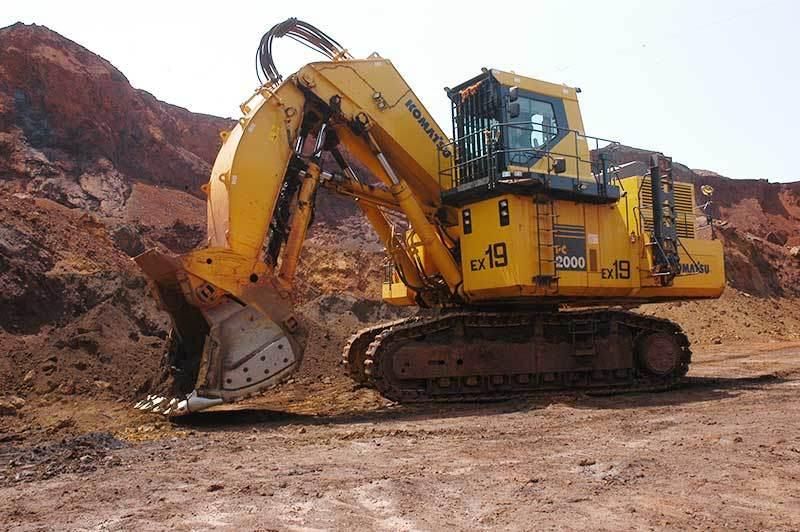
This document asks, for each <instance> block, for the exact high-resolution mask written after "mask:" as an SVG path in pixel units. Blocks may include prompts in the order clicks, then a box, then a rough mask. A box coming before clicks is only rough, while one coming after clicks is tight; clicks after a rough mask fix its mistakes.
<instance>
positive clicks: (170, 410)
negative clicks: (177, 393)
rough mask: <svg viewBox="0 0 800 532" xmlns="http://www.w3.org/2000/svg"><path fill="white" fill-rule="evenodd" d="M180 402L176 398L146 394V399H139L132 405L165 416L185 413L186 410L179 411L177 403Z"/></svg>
mask: <svg viewBox="0 0 800 532" xmlns="http://www.w3.org/2000/svg"><path fill="white" fill-rule="evenodd" d="M181 402H182V401H180V400H179V399H177V398H172V399H167V398H166V397H161V396H158V395H148V396H147V398H146V399H143V400H142V401H139V402H138V403H136V404H135V405H133V407H134V408H136V409H137V410H142V411H145V412H153V413H155V414H163V415H165V416H176V415H181V414H185V413H186V411H183V412H181V411H180V410H181V409H180V408H179V405H180V403H181Z"/></svg>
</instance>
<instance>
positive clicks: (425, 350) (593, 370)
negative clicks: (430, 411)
mask: <svg viewBox="0 0 800 532" xmlns="http://www.w3.org/2000/svg"><path fill="white" fill-rule="evenodd" d="M280 37H289V38H291V39H294V40H297V41H300V42H301V43H303V44H305V45H307V46H309V47H311V48H312V49H315V50H317V51H319V52H320V53H322V54H323V55H325V56H326V58H327V60H326V61H321V62H316V63H310V64H307V65H305V66H303V67H302V68H300V70H298V71H297V72H296V73H294V74H292V75H291V76H288V77H286V78H284V77H283V76H281V74H280V73H279V71H278V69H277V68H276V66H275V62H274V59H273V54H272V44H273V41H274V40H275V39H276V38H280ZM257 63H258V66H259V70H260V75H259V80H260V81H261V86H260V88H258V89H257V90H256V91H255V92H254V93H253V94H252V95H251V96H250V98H248V99H247V101H245V102H244V103H243V104H242V105H241V112H242V117H241V118H240V119H239V121H238V123H237V124H236V125H235V126H234V127H233V129H232V130H230V131H225V132H223V133H221V137H222V141H223V142H222V147H221V149H220V151H219V154H218V156H217V159H216V162H215V163H214V166H213V169H212V172H211V178H210V180H209V182H208V183H207V184H206V185H204V186H203V187H202V188H203V191H204V192H205V194H206V195H207V206H208V240H207V242H206V244H205V245H204V246H203V247H201V248H199V249H195V250H194V251H192V252H190V253H187V254H184V255H181V256H172V255H169V254H165V253H162V252H160V251H157V250H150V251H148V252H146V253H144V254H143V255H141V256H139V257H137V258H136V261H137V263H138V264H139V265H140V267H141V268H142V269H143V270H144V271H145V272H146V274H147V275H148V277H149V278H150V279H151V281H152V285H153V287H154V293H155V294H156V296H157V297H158V299H159V301H160V303H161V305H162V306H163V308H165V309H166V310H167V311H168V312H169V313H170V315H171V316H172V320H173V325H174V327H173V330H172V333H171V335H170V344H169V345H170V347H169V352H168V353H167V354H166V355H165V359H166V360H167V365H168V366H169V374H170V378H171V384H170V390H169V391H167V392H163V393H160V394H154V395H150V396H148V397H147V398H146V399H144V400H142V401H141V402H140V403H138V404H137V407H138V408H141V409H144V410H150V411H155V412H160V413H163V414H167V415H180V414H185V413H187V412H196V411H200V410H203V409H205V408H208V407H212V406H215V405H219V404H223V403H228V402H233V401H236V400H239V399H241V398H243V397H246V396H249V395H252V394H254V393H257V392H261V391H263V390H265V389H268V388H270V387H272V386H275V385H277V384H279V383H280V382H282V381H284V380H286V379H287V378H288V377H289V376H290V375H291V374H292V373H293V372H295V371H296V370H297V368H298V366H299V364H300V362H301V359H302V357H303V350H304V343H305V340H304V339H303V338H304V336H305V335H304V332H303V330H302V329H303V327H302V325H301V323H300V320H298V319H297V318H296V317H295V316H294V315H293V313H292V305H291V297H290V296H291V292H292V283H293V279H294V277H295V273H296V270H297V265H298V257H299V255H300V251H301V248H302V245H303V241H304V240H305V237H306V232H307V230H308V227H309V225H310V223H311V221H312V215H313V211H314V207H315V200H316V197H317V191H318V190H319V188H320V187H323V188H325V189H328V190H329V191H331V192H332V193H335V194H339V195H343V196H347V197H350V198H352V200H353V201H354V202H355V203H356V205H357V206H358V207H359V208H360V210H361V211H362V212H363V214H364V216H365V217H366V219H367V220H368V221H369V223H370V224H371V225H372V227H373V228H374V230H375V232H376V233H377V234H378V236H379V237H380V239H381V241H382V242H383V245H384V246H385V248H386V253H387V256H388V258H389V259H390V263H391V268H390V269H387V273H386V278H385V280H384V283H383V289H382V290H383V294H382V296H383V299H384V301H386V302H387V303H389V304H391V305H404V306H416V307H420V308H428V309H432V310H431V311H430V312H427V313H421V314H420V315H418V316H415V317H411V318H407V319H401V320H397V321H393V322H391V323H384V324H381V325H377V326H374V327H369V328H367V329H364V330H362V331H359V332H357V333H356V334H355V335H354V336H353V337H352V338H351V339H350V340H349V341H348V342H347V345H346V346H345V350H344V355H343V356H344V360H345V363H346V365H347V368H348V371H349V374H350V375H351V376H352V377H353V378H354V379H356V380H357V381H359V382H361V383H363V384H364V385H368V386H372V387H374V388H376V389H377V390H378V391H379V392H380V393H381V394H383V395H384V396H385V397H387V398H389V399H391V400H395V401H401V402H408V401H453V400H484V399H497V398H504V397H510V396H517V395H520V394H526V393H530V392H534V391H539V390H547V389H563V388H590V389H600V390H622V391H627V390H657V389H664V388H668V387H670V386H673V385H674V384H675V383H677V382H678V381H679V380H680V378H681V377H682V376H683V375H685V374H686V372H687V370H688V366H689V363H690V356H691V352H690V349H689V342H688V339H687V337H686V335H685V334H684V333H683V332H682V331H681V329H680V327H679V326H678V325H677V324H675V323H672V322H670V321H667V320H664V319H659V318H655V317H649V316H643V315H640V314H637V313H634V312H630V311H627V310H624V309H625V308H631V307H635V306H636V305H639V304H642V303H650V302H657V301H676V300H687V299H703V298H716V297H719V296H720V294H721V293H722V291H723V289H724V285H725V273H724V263H723V253H722V245H721V243H720V242H719V241H718V240H713V239H712V240H708V239H698V238H696V235H695V232H696V229H697V228H696V223H695V220H696V217H695V199H694V188H693V186H692V185H691V184H689V183H679V182H675V181H674V179H673V172H672V164H671V160H670V159H669V158H667V157H664V156H663V155H660V154H656V155H654V156H653V157H652V160H651V161H650V165H649V168H648V170H647V171H644V172H641V173H643V174H645V175H639V176H629V177H625V178H621V177H620V176H619V172H618V168H617V167H616V166H615V165H614V161H613V160H612V159H613V157H612V155H613V151H614V150H613V146H614V144H613V143H610V141H606V140H604V139H600V138H597V137H591V136H589V135H587V134H586V133H585V131H584V126H583V122H582V120H581V113H580V109H579V106H578V99H577V95H578V93H579V92H580V90H579V89H577V88H573V87H568V86H566V85H558V84H553V83H547V82H544V81H539V80H535V79H531V78H527V77H524V76H521V75H518V74H515V73H509V72H502V71H500V70H494V69H482V71H481V73H480V74H479V75H477V76H476V77H474V78H472V79H469V80H467V81H465V82H464V83H461V84H460V85H458V86H456V87H453V88H447V89H445V90H446V93H447V96H448V98H449V99H450V101H451V102H452V122H453V135H452V137H450V136H448V135H447V134H445V133H444V131H443V130H442V129H441V128H440V127H439V125H438V124H437V123H436V122H435V121H434V120H433V118H432V117H431V115H430V113H429V112H428V110H427V109H426V108H425V106H424V105H423V103H422V102H421V101H420V100H419V99H418V98H417V96H416V95H415V94H414V92H413V91H412V90H411V88H410V87H409V85H408V84H407V83H406V81H405V80H404V79H403V77H402V76H401V75H400V73H399V72H398V71H397V70H396V69H395V67H394V65H393V64H392V62H391V61H389V60H388V59H384V58H383V57H380V56H379V55H377V54H372V55H370V56H369V57H367V58H365V59H355V58H353V57H352V56H351V55H350V53H348V51H347V50H346V49H344V48H343V47H342V46H341V45H339V44H338V43H337V42H336V41H335V40H333V39H332V38H330V37H329V36H327V35H325V34H324V33H323V32H321V31H320V30H319V29H317V28H315V27H314V26H312V25H310V24H308V23H305V22H302V21H299V20H297V19H294V18H292V19H288V20H286V21H284V22H282V23H280V24H277V25H275V26H274V27H273V28H271V29H270V30H269V31H268V32H267V33H266V34H265V35H264V36H263V38H262V40H261V43H260V45H259V48H258V55H257ZM261 74H263V76H265V78H264V79H262V78H261ZM590 148H603V149H593V150H590ZM356 168H358V170H356ZM359 174H362V175H359Z"/></svg>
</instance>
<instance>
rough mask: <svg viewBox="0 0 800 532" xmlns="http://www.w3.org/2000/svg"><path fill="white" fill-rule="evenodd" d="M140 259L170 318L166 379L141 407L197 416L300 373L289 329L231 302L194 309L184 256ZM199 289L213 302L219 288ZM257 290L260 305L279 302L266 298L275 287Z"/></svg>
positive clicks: (298, 355)
mask: <svg viewBox="0 0 800 532" xmlns="http://www.w3.org/2000/svg"><path fill="white" fill-rule="evenodd" d="M135 260H136V262H137V264H138V265H139V266H140V267H141V268H142V270H144V272H145V273H146V274H147V276H148V277H149V278H150V280H151V287H152V288H153V291H154V293H155V295H156V296H157V299H158V300H159V302H160V303H161V306H162V307H163V308H164V309H165V310H166V311H167V312H169V314H170V316H171V318H172V330H171V332H170V336H169V349H168V351H167V353H166V354H165V357H164V360H163V367H162V371H161V376H160V378H159V381H158V382H156V383H155V384H154V386H153V387H152V388H153V392H154V393H152V394H151V395H149V396H147V398H145V399H144V400H142V401H140V402H139V403H137V404H136V408H139V409H141V410H148V411H153V412H157V413H162V414H165V415H171V416H176V415H183V414H187V413H189V412H198V411H200V410H204V409H206V408H210V407H212V406H216V405H220V404H223V403H229V402H234V401H236V400H238V399H241V398H243V397H246V396H249V395H252V394H255V393H258V392H260V391H263V390H265V389H267V388H270V387H272V386H275V385H277V384H279V383H280V382H282V381H283V380H285V379H287V378H288V377H289V376H290V375H291V374H292V373H294V372H295V371H296V369H297V367H298V366H299V364H300V359H301V356H302V349H301V348H300V347H299V346H298V344H297V342H296V341H295V339H294V338H293V337H292V335H291V331H288V330H287V326H286V324H285V323H280V322H278V321H277V320H276V319H273V317H272V316H270V315H268V314H267V313H266V312H264V311H262V310H259V309H258V308H256V307H257V306H256V305H248V304H246V303H244V302H243V301H241V300H239V299H237V298H233V297H231V296H228V295H223V296H221V297H218V298H216V299H215V298H213V297H211V298H207V300H211V301H212V303H211V304H209V305H205V304H203V305H202V306H201V305H197V303H196V301H194V302H193V300H194V298H192V297H187V293H186V291H187V290H189V287H190V286H191V285H192V283H190V280H189V276H190V275H191V274H190V273H188V272H187V271H186V270H185V269H184V268H183V267H182V261H181V259H180V257H174V256H170V255H166V254H164V253H162V252H160V251H158V250H150V251H147V252H145V253H144V254H142V255H140V256H138V257H136V259H135ZM202 290H203V291H204V292H205V293H206V296H208V295H209V293H213V292H214V291H215V288H214V287H213V286H212V285H209V284H207V283H206V284H204V285H203V287H202ZM258 290H260V291H261V292H262V293H261V294H254V297H255V298H256V299H260V300H262V301H270V300H274V299H275V298H274V297H273V296H274V294H269V293H267V292H269V291H270V290H272V288H271V286H269V285H265V286H262V287H260V288H259V289H258ZM220 292H221V291H220ZM258 307H261V308H263V306H262V305H258Z"/></svg>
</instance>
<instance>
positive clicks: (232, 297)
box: [136, 19, 463, 415]
mask: <svg viewBox="0 0 800 532" xmlns="http://www.w3.org/2000/svg"><path fill="white" fill-rule="evenodd" d="M284 35H288V36H289V37H292V38H295V39H300V40H304V41H305V42H306V43H307V44H310V45H312V46H313V47H316V48H317V49H319V50H320V51H322V52H323V53H325V54H326V55H328V57H329V59H330V60H329V61H325V62H317V63H312V64H308V65H306V66H304V67H303V68H301V69H300V70H299V71H298V72H296V73H295V74H293V75H291V76H288V77H287V78H286V79H282V78H281V76H280V74H279V73H278V72H277V69H276V68H275V67H274V62H273V61H272V55H271V43H272V40H273V39H274V38H276V37H280V36H284ZM259 51H260V59H261V64H262V70H263V72H264V74H265V75H266V76H267V80H266V82H265V83H264V84H263V85H262V86H261V87H260V88H259V89H258V90H257V91H255V92H254V94H253V95H252V96H251V97H250V98H248V100H247V101H245V102H244V103H243V104H242V105H241V106H240V108H241V111H242V113H243V116H242V117H241V118H240V119H239V121H238V123H237V124H236V125H235V126H234V127H233V129H232V130H231V131H228V132H223V133H221V137H222V147H221V149H220V151H219V154H218V156H217V159H216V161H215V163H214V166H213V169H212V172H211V178H210V180H209V182H208V184H206V185H204V187H203V191H204V192H205V193H206V195H207V208H208V240H207V242H206V244H205V246H203V247H201V248H199V249H196V250H194V251H192V252H190V253H187V254H185V255H181V256H179V257H174V256H171V255H167V254H165V253H162V252H161V251H158V250H150V251H148V252H146V253H144V254H143V255H141V256H139V257H137V258H136V261H137V263H138V264H139V265H140V267H141V268H142V269H143V270H144V271H145V272H146V273H147V275H148V276H149V277H150V279H151V280H152V281H153V285H154V289H155V290H154V291H155V293H156V294H157V296H158V299H159V300H160V302H161V304H162V306H163V307H164V308H165V309H166V310H167V311H168V312H169V313H170V315H171V316H172V319H173V325H174V327H173V331H172V333H171V338H170V340H171V341H170V349H169V353H168V354H167V358H168V366H169V367H170V374H171V378H170V379H169V381H170V382H169V383H168V384H166V385H165V386H166V387H167V388H168V389H165V390H161V393H159V394H155V395H152V396H150V397H148V398H147V399H146V400H144V401H142V402H141V403H139V405H138V406H139V407H140V408H142V409H146V410H154V411H157V412H162V413H166V414H173V415H175V414H182V413H186V412H190V411H198V410H202V409H204V408H207V407H210V406H214V405H217V404H221V403H224V402H230V401H234V400H237V399H240V398H242V397H245V396H248V395H251V394H253V393H257V392H260V391H262V390H264V389H266V388H268V387H271V386H274V385H276V384H278V383H279V382H281V381H283V380H285V379H286V378H288V376H289V375H291V374H292V373H293V372H294V371H295V370H296V369H297V367H298V366H299V364H300V361H301V359H302V355H303V351H304V342H303V337H304V332H303V331H302V327H301V326H300V323H299V322H298V320H297V319H296V318H295V317H294V316H293V314H292V304H291V290H292V282H293V279H294V275H295V272H296V269H297V264H298V259H299V256H300V252H301V248H302V244H303V241H304V240H305V237H306V231H307V229H308V227H309V224H310V222H311V219H312V213H313V209H314V201H315V198H316V194H317V190H318V188H319V187H320V186H323V187H326V188H328V189H330V190H332V191H334V192H335V193H338V194H342V195H346V196H350V197H352V198H353V199H354V200H355V201H356V202H357V204H358V206H359V207H360V208H361V210H362V211H363V212H364V214H365V216H366V218H367V219H368V220H369V221H370V222H371V224H372V225H373V227H374V228H375V230H376V232H377V233H378V235H379V237H380V238H381V239H382V241H383V243H384V245H385V246H386V249H387V251H388V252H389V254H390V256H391V257H392V259H393V260H394V262H395V264H396V269H397V271H398V273H399V274H400V275H401V276H402V278H403V279H404V280H405V281H406V282H407V285H408V286H409V290H410V291H411V293H413V295H414V297H415V298H416V300H417V302H418V303H419V304H421V305H428V304H436V303H441V302H443V301H448V300H457V299H459V298H462V297H463V294H461V293H460V292H459V288H460V286H461V283H462V279H461V272H460V269H459V266H458V264H457V262H456V259H455V258H454V255H453V253H454V250H453V249H452V247H451V246H452V244H449V243H448V242H451V240H450V239H447V238H446V237H445V236H444V235H446V233H447V231H448V227H453V226H457V222H456V217H455V213H454V212H449V210H448V209H447V208H444V207H443V206H442V205H441V202H440V192H441V184H440V182H439V179H440V177H439V172H438V168H439V159H440V157H450V156H451V154H450V153H449V152H448V148H447V147H446V145H447V138H446V136H445V134H444V133H443V132H442V130H441V128H440V127H439V126H438V125H437V124H436V123H435V122H434V121H433V119H432V118H431V117H430V115H429V113H428V112H427V111H426V110H425V108H424V106H423V105H422V104H421V103H420V102H419V99H418V98H417V97H416V95H415V94H414V93H413V91H412V90H411V89H410V88H409V86H408V84H407V83H406V82H405V81H404V80H403V78H402V77H401V76H400V74H399V73H398V72H397V70H396V69H395V68H394V66H393V65H392V63H391V62H390V61H389V60H387V59H384V58H381V57H379V56H377V55H375V54H373V56H370V57H369V58H367V59H363V60H358V59H353V58H352V57H350V55H349V54H348V53H347V52H346V51H345V50H344V49H342V48H341V47H340V46H339V45H338V44H337V43H336V42H335V41H333V40H332V39H330V38H329V37H327V36H325V35H324V34H322V33H321V32H320V31H319V30H317V29H316V28H314V27H313V26H310V25H308V24H306V23H303V22H300V21H297V20H296V19H289V20H287V21H285V22H284V23H281V24H278V25H276V26H275V27H273V28H272V29H271V30H270V31H269V32H268V33H267V34H266V35H265V36H264V39H263V40H262V46H261V47H260V49H259ZM323 152H328V153H330V154H331V155H332V159H333V160H334V161H336V162H337V163H338V165H337V166H338V168H337V171H333V172H330V171H324V170H323V169H322V157H323ZM348 158H353V159H355V160H357V161H358V162H359V163H360V166H362V167H366V168H367V169H368V170H369V172H370V173H371V174H372V175H374V176H375V177H376V178H377V179H378V180H379V182H378V183H367V182H365V181H364V178H365V177H366V176H358V175H356V172H355V171H354V170H353V168H352V167H351V165H350V164H349V163H348ZM385 212H392V213H394V214H395V215H399V216H401V217H403V218H405V220H406V221H407V224H408V226H409V227H410V228H411V229H412V231H413V233H414V234H415V235H416V237H415V238H416V240H418V242H419V244H420V245H421V246H422V247H423V248H424V249H425V253H426V257H427V258H428V259H429V260H427V264H426V267H425V268H422V267H421V263H420V260H419V258H418V257H415V256H414V251H413V249H412V248H411V247H410V246H409V245H408V239H407V238H406V237H405V236H403V235H400V234H398V232H397V231H394V230H393V228H392V225H391V224H390V222H389V221H388V220H387V218H386V216H385V214H384V213H385Z"/></svg>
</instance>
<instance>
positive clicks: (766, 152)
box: [0, 0, 800, 181]
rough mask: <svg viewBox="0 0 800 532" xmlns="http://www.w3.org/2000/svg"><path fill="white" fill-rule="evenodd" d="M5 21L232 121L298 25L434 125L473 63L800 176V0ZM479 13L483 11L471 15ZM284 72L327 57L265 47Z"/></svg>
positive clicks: (739, 165) (61, 9)
mask: <svg viewBox="0 0 800 532" xmlns="http://www.w3.org/2000/svg"><path fill="white" fill-rule="evenodd" d="M7 4H9V5H6V6H4V9H3V10H2V12H0V26H7V25H9V24H12V23H14V22H17V21H22V22H26V23H36V24H43V25H46V26H48V27H49V28H51V29H53V30H55V31H57V32H59V33H61V34H62V35H64V36H66V37H68V38H70V39H72V40H74V41H76V42H78V43H80V44H82V45H84V46H85V47H87V48H89V49H90V50H92V51H93V52H95V53H97V54H99V55H101V56H103V57H104V58H106V59H108V60H109V61H111V63H113V64H114V66H116V67H117V68H118V69H120V70H121V71H122V72H123V73H124V74H125V75H126V76H127V77H128V79H129V80H130V82H131V83H132V84H133V85H134V86H135V87H137V88H140V89H145V90H147V91H148V92H150V93H152V94H153V95H155V96H156V97H157V98H159V99H161V100H164V101H167V102H169V103H173V104H176V105H180V106H182V107H186V108H187V109H189V110H191V111H195V112H201V113H209V114H215V115H220V116H232V117H238V116H239V111H238V105H239V103H241V102H242V101H244V100H245V99H246V97H247V96H249V95H250V94H251V93H252V90H253V89H255V88H256V87H257V85H258V81H257V78H256V71H255V61H254V58H255V51H256V48H257V46H258V43H259V40H260V38H261V35H262V34H263V33H264V32H265V31H266V30H268V29H269V28H270V27H271V26H272V25H274V24H275V23H277V22H280V21H282V20H284V19H286V18H288V17H291V16H294V17H297V18H299V19H302V20H305V21H307V22H310V23H311V24H313V25H315V26H317V27H318V28H320V29H321V30H322V31H324V32H326V33H328V34H329V35H331V36H332V37H333V38H334V39H336V40H337V41H339V42H340V43H341V44H342V45H343V46H344V47H345V48H347V49H348V50H349V51H350V52H351V53H352V54H353V55H354V56H356V57H366V56H367V55H369V54H370V53H372V52H373V51H377V52H378V53H380V55H381V56H383V57H385V58H388V59H391V60H392V62H393V63H394V64H395V66H396V67H397V68H398V70H399V71H400V72H401V73H402V74H403V76H404V77H405V78H406V80H407V81H408V82H409V84H410V85H411V87H412V88H413V89H414V91H415V92H416V93H417V95H418V96H419V98H420V100H421V101H422V102H423V103H424V104H425V106H426V107H427V108H428V110H429V111H430V112H431V113H432V114H433V116H434V118H435V119H436V120H437V121H438V122H439V124H440V125H441V126H442V127H443V129H444V130H445V131H448V132H449V131H450V103H449V100H447V98H446V96H445V94H444V92H443V90H442V89H443V87H445V86H455V85H457V84H458V83H460V82H462V81H465V80H466V79H469V78H470V77H472V76H475V75H477V74H478V73H480V69H481V67H490V68H498V69H502V70H513V71H514V72H516V73H518V74H522V75H525V76H529V77H533V78H538V79H543V80H546V81H551V82H556V83H566V84H567V85H570V86H577V87H580V88H581V89H582V93H581V95H580V102H581V110H582V114H583V121H584V125H585V129H586V133H587V134H589V135H595V136H599V137H604V138H610V139H614V140H618V141H620V142H622V143H624V144H628V145H632V146H637V147H641V148H647V149H653V150H658V151H661V152H663V153H665V154H667V155H670V156H672V157H673V158H674V159H675V160H676V161H680V162H682V163H684V164H687V165H688V166H690V167H692V168H702V169H707V170H713V171H716V172H718V173H720V174H722V175H726V176H729V177H735V178H765V179H769V180H771V181H797V180H800V172H799V171H798V170H797V168H796V167H795V166H794V161H795V159H796V152H795V150H796V144H797V142H796V140H795V137H794V135H795V134H796V133H797V130H795V126H796V125H797V124H798V122H800V103H798V95H800V60H798V55H800V30H798V28H797V19H798V16H799V15H800V2H793V1H790V0H764V1H756V2H753V1H752V0H748V1H741V0H727V1H724V0H674V1H668V0H661V1H658V2H655V1H644V0H642V1H628V0H618V1H616V0H605V1H603V2H598V1H588V0H587V1H579V0H572V1H565V0H561V1H555V0H553V1H542V0H529V1H526V2H514V1H511V0H510V1H505V2H497V1H496V2H490V3H481V4H479V3H477V2H469V1H451V2H436V1H434V0H427V1H416V0H404V1H402V2H369V3H367V2H348V1H345V0H339V1H337V2H331V1H327V2H318V1H316V0H308V1H304V2H296V1H295V2H290V1H289V2H275V1H263V0H262V1H260V2H246V1H238V0H226V1H224V2H197V1H195V2H182V1H164V0H161V1H159V2H154V1H149V0H137V1H136V2H108V1H103V2H91V1H79V0H75V1H73V2H65V1H63V0H54V1H46V0H26V1H24V2H7ZM479 5H480V6H481V7H478V6H479ZM274 50H275V55H276V57H277V59H276V62H277V66H278V68H279V69H280V70H281V72H282V73H283V74H284V75H285V74H288V73H290V72H293V71H294V70H296V69H297V68H298V67H300V66H301V65H302V64H304V63H308V62H312V61H317V60H320V59H322V58H321V56H316V55H315V54H314V52H312V51H310V50H308V49H306V48H304V47H302V46H300V45H299V44H297V43H295V42H293V41H291V40H288V39H283V40H281V41H277V42H276V44H275V48H274Z"/></svg>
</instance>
